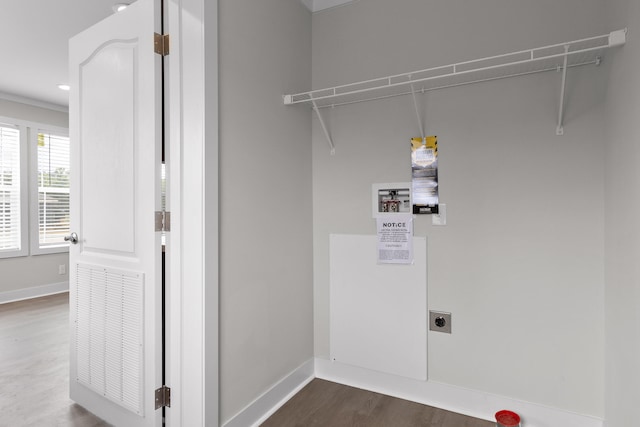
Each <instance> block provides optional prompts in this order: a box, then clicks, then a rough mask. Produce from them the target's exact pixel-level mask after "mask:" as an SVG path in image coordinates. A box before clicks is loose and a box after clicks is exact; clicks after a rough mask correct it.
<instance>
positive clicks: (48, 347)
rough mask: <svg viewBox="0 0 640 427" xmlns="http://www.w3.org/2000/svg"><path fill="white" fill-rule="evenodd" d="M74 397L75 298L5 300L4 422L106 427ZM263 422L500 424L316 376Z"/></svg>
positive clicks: (0, 425)
mask: <svg viewBox="0 0 640 427" xmlns="http://www.w3.org/2000/svg"><path fill="white" fill-rule="evenodd" d="M107 426H109V424H107V423H105V422H104V421H102V420H101V419H99V418H97V417H96V416H94V415H93V414H91V413H90V412H88V411H86V410H85V409H84V408H82V407H81V406H79V405H76V404H74V403H73V402H72V401H71V400H70V399H69V296H68V294H66V293H64V294H58V295H52V296H47V297H42V298H36V299H32V300H27V301H18V302H14V303H9V304H0V427H107ZM262 426H264V427H314V426H315V427H418V426H424V427H494V426H495V423H492V422H489V421H483V420H478V419H475V418H471V417H467V416H464V415H460V414H456V413H453V412H448V411H444V410H442V409H437V408H433V407H430V406H425V405H420V404H418V403H414V402H409V401H406V400H402V399H396V398H393V397H389V396H385V395H382V394H379V393H373V392H370V391H365V390H360V389H357V388H353V387H348V386H344V385H340V384H336V383H332V382H329V381H324V380H320V379H315V380H313V381H312V382H311V383H309V384H308V385H307V386H306V387H304V388H303V389H302V390H301V391H300V392H299V393H298V394H296V395H295V396H294V397H293V398H292V399H291V400H290V401H289V402H287V403H286V404H285V405H284V406H283V407H282V408H280V409H279V410H278V411H277V412H275V413H274V414H273V415H272V416H271V417H270V418H269V419H268V420H267V421H266V422H264V423H263V424H262Z"/></svg>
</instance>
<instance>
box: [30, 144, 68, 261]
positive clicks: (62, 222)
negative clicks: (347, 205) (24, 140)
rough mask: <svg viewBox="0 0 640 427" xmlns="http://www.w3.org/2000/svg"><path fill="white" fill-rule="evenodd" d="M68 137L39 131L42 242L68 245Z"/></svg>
mask: <svg viewBox="0 0 640 427" xmlns="http://www.w3.org/2000/svg"><path fill="white" fill-rule="evenodd" d="M69 172H70V167H69V138H68V137H65V136H59V135H53V134H49V133H43V132H39V133H38V221H39V246H40V247H41V248H42V247H50V246H60V245H67V243H66V242H65V241H64V236H65V235H67V234H69Z"/></svg>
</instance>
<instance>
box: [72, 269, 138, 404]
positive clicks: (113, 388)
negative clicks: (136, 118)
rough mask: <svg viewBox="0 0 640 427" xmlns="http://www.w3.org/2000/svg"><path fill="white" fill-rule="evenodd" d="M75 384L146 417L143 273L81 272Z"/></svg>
mask: <svg viewBox="0 0 640 427" xmlns="http://www.w3.org/2000/svg"><path fill="white" fill-rule="evenodd" d="M75 285H76V289H77V292H76V301H75V302H74V310H75V319H76V324H75V334H76V340H75V343H76V346H75V349H74V351H75V352H76V360H77V361H78V363H77V366H76V372H75V374H76V375H75V377H76V380H77V381H78V382H80V383H82V384H83V385H85V386H87V387H89V388H91V389H93V390H94V391H96V392H98V393H100V394H101V395H103V396H104V397H106V398H108V399H110V400H111V401H113V402H115V403H117V404H119V405H121V406H123V407H125V408H127V409H129V410H131V411H133V412H135V413H136V414H139V415H143V405H142V402H143V400H142V384H143V369H142V368H143V365H142V356H143V351H144V348H143V342H144V341H143V331H144V328H143V327H144V324H143V322H144V320H143V319H144V313H143V312H142V310H141V307H143V304H142V301H143V288H144V275H143V274H142V273H137V272H130V271H124V270H116V269H112V268H104V267H101V266H97V265H86V264H77V266H76V284H75Z"/></svg>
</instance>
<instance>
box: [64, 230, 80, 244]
mask: <svg viewBox="0 0 640 427" xmlns="http://www.w3.org/2000/svg"><path fill="white" fill-rule="evenodd" d="M64 241H65V242H71V243H73V244H74V245H77V244H78V234H77V233H71V234H69V235H68V236H64Z"/></svg>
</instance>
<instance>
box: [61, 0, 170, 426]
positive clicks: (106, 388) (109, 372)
mask: <svg viewBox="0 0 640 427" xmlns="http://www.w3.org/2000/svg"><path fill="white" fill-rule="evenodd" d="M157 3H159V2H158V1H156V0H138V1H137V2H135V3H133V4H132V5H131V6H129V7H128V8H127V9H126V10H124V11H122V12H119V13H117V14H114V15H113V16H110V17H109V18H107V19H106V20H104V21H102V22H100V23H98V24H96V25H95V26H93V27H91V28H89V29H87V30H85V31H84V32H82V33H81V34H79V35H77V36H75V37H74V38H72V39H71V41H70V52H69V61H70V69H69V71H70V82H71V87H72V89H71V94H70V101H69V113H70V114H69V116H70V136H71V147H72V148H71V167H72V171H73V172H72V178H71V229H72V231H73V232H74V233H76V234H77V242H76V243H75V244H72V245H70V250H69V256H70V259H69V265H70V286H69V287H70V310H71V313H70V319H71V372H70V375H71V376H70V395H71V399H73V400H74V401H75V402H77V403H79V404H80V405H82V406H84V407H85V408H87V409H88V410H89V411H91V412H93V413H95V414H96V415H98V416H99V417H101V418H103V419H105V420H106V421H108V422H110V423H111V424H114V425H116V426H123V427H139V426H145V427H150V426H157V425H161V422H162V410H156V408H155V398H154V391H155V389H156V388H158V387H160V386H161V385H162V383H161V380H162V335H161V325H162V310H161V304H162V302H161V280H162V277H161V241H160V238H161V236H160V233H159V232H156V231H155V227H154V225H155V224H154V213H155V212H156V211H159V210H161V207H160V203H161V197H160V191H161V185H160V164H161V138H162V136H161V120H160V112H161V92H160V91H161V89H162V88H161V86H162V84H161V77H160V76H161V73H160V62H161V58H160V56H159V55H157V54H155V53H154V32H158V33H159V32H160V31H159V27H160V25H159V24H160V19H161V17H160V16H159V15H160V12H159V10H157V9H158V7H159V6H158V5H157ZM72 237H76V236H74V235H73V234H72Z"/></svg>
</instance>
